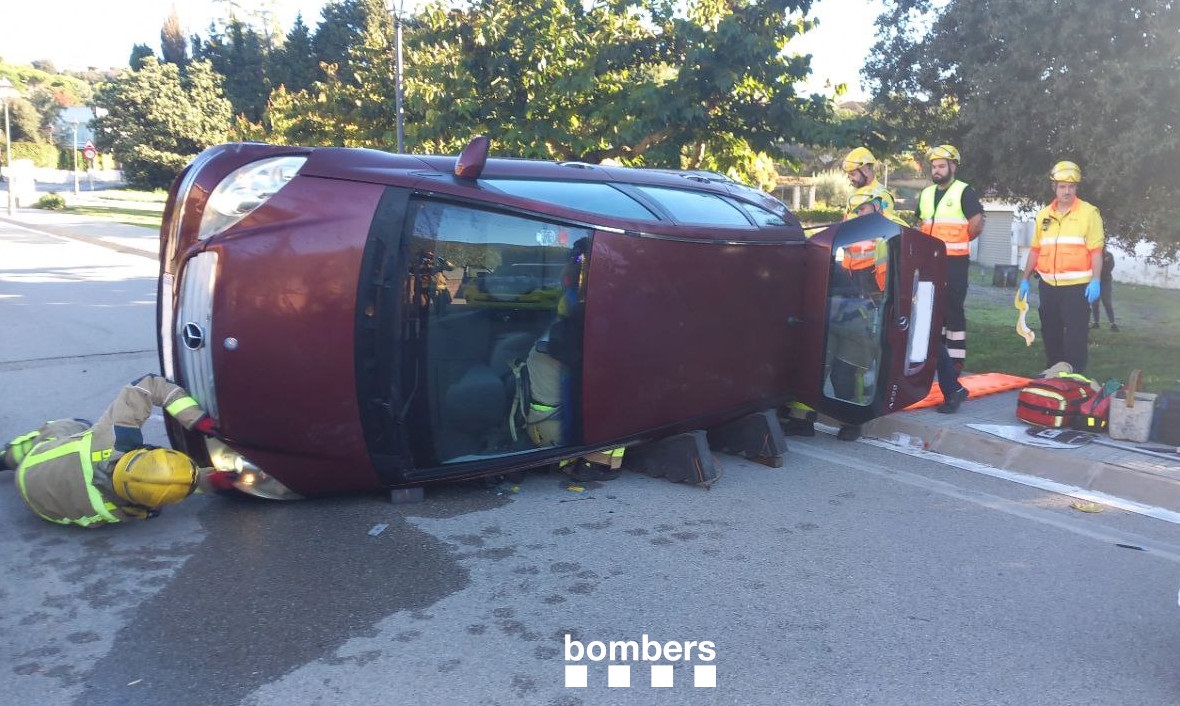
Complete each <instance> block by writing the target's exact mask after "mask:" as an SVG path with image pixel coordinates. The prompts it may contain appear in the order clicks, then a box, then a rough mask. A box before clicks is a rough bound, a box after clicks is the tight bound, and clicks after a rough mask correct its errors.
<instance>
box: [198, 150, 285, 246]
mask: <svg viewBox="0 0 1180 706" xmlns="http://www.w3.org/2000/svg"><path fill="white" fill-rule="evenodd" d="M306 161H307V157H302V156H289V157H270V158H268V159H260V160H258V161H257V162H251V163H250V164H247V165H246V166H244V167H239V168H238V169H235V170H234V171H233V172H231V173H230V174H229V175H228V176H226V177H225V178H224V179H222V180H221V183H220V184H218V185H217V188H215V189H213V193H211V194H209V200H208V201H206V202H205V212H204V213H203V214H202V215H201V227H200V228H199V229H198V230H197V238H198V239H200V240H205V239H207V238H211V237H213V236H215V235H217V234H218V233H222V232H225V231H226V230H227V229H229V228H230V227H231V226H233V225H234V224H235V223H237V222H238V221H240V220H242V219H243V218H245V217H246V216H248V215H250V213H251V212H253V211H254V209H256V208H258V207H259V206H261V205H262V204H264V203H266V200H267V199H269V198H270V197H271V196H274V195H275V194H276V193H277V192H278V190H279V189H281V188H283V186H284V185H286V183H287V182H289V181H291V179H293V178H294V177H295V175H296V174H298V173H299V169H300V167H302V166H303V163H304V162H306Z"/></svg>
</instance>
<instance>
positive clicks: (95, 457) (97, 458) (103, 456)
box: [90, 449, 113, 463]
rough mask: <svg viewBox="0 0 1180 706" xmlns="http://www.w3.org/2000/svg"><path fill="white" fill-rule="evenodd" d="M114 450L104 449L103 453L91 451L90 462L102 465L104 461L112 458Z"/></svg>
mask: <svg viewBox="0 0 1180 706" xmlns="http://www.w3.org/2000/svg"><path fill="white" fill-rule="evenodd" d="M112 450H113V449H103V450H102V451H91V452H90V462H91V463H102V462H103V461H105V460H107V459H108V458H110V457H111V451H112Z"/></svg>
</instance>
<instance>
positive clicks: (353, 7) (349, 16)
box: [312, 0, 391, 83]
mask: <svg viewBox="0 0 1180 706" xmlns="http://www.w3.org/2000/svg"><path fill="white" fill-rule="evenodd" d="M320 15H321V17H322V19H321V20H320V22H319V24H318V25H316V31H315V35H314V36H313V37H312V51H313V54H314V56H315V58H316V62H317V64H319V65H328V66H335V67H337V68H336V71H335V72H334V73H331V74H329V73H328V70H324V72H322V73H321V74H320V76H319V78H320V79H321V80H329V78H331V79H338V80H340V81H343V82H345V83H353V82H354V81H355V80H356V71H357V70H358V69H360V70H361V71H362V72H363V70H364V64H365V62H366V61H367V59H366V54H367V52H365V51H364V49H363V48H364V47H366V46H368V47H372V46H374V45H375V44H380V43H382V42H384V43H388V41H389V39H388V38H389V27H390V26H391V21H390V18H389V11H388V9H386V7H385V3H384V0H340V1H339V2H332V3H329V4H327V5H325V6H324V8H323V9H322V10H321V11H320ZM357 49H360V50H361V54H360V55H359V56H354V55H353V54H354V50H357ZM358 64H360V65H359V66H358Z"/></svg>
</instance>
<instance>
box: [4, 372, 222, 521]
mask: <svg viewBox="0 0 1180 706" xmlns="http://www.w3.org/2000/svg"><path fill="white" fill-rule="evenodd" d="M153 405H154V406H156V407H160V408H162V409H164V411H165V412H167V413H168V414H170V415H171V416H172V417H174V418H175V419H176V420H177V421H178V422H180V423H181V424H182V425H183V426H184V427H185V428H186V429H195V430H197V431H200V432H202V433H204V434H208V435H214V434H216V433H217V426H216V423H215V422H214V420H213V419H212V418H211V417H209V416H208V415H207V414H205V412H204V411H203V410H202V409H201V407H200V406H199V405H198V404H197V401H196V400H194V399H193V398H192V397H191V396H189V394H188V393H187V392H185V391H184V390H183V389H182V388H180V387H178V386H176V385H174V384H172V383H170V382H168V381H167V380H165V379H164V378H162V377H159V376H158V375H145V376H143V377H141V378H139V379H138V380H136V381H134V382H132V383H131V384H130V385H127V386H125V387H124V388H123V389H122V391H120V393H119V396H118V397H117V398H115V401H114V402H112V403H111V405H110V406H109V407H107V409H106V411H105V412H103V415H102V416H101V417H99V420H98V422H97V423H95V424H93V425H92V424H90V423H89V422H86V421H85V420H80V419H65V420H58V421H52V422H46V423H45V424H43V425H41V427H40V428H39V429H37V430H36V431H33V432H29V433H28V434H25V435H23V436H19V437H17V438H16V439H13V440H12V441H10V442H9V443H8V444H6V445H5V446H4V448H3V452H2V453H0V470H15V471H16V485H17V488H18V489H19V491H20V494H21V497H22V498H23V499H24V501H25V504H27V505H28V506H29V508H31V509H32V510H33V512H35V513H37V515H38V516H40V517H41V518H42V519H45V520H48V521H50V522H56V523H58V524H63V525H79V526H82V527H93V526H97V525H103V524H110V523H115V522H122V521H124V520H128V519H145V520H146V519H150V518H152V517H155V516H156V515H158V514H159V512H160V508H161V507H163V506H164V505H171V504H173V503H178V502H180V501H181V500H184V499H185V498H187V497H188V496H189V495H190V494H192V492H193V490H195V489H196V487H197V481H198V473H199V472H198V469H197V466H196V464H195V463H193V461H192V459H190V458H189V457H188V456H186V455H184V454H182V453H180V452H179V451H174V450H172V449H162V448H149V447H145V445H144V443H143V432H142V431H141V427H142V426H143V424H144V423H145V422H147V419H148V415H149V414H151V411H152V407H153Z"/></svg>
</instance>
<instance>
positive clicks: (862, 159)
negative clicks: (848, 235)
mask: <svg viewBox="0 0 1180 706" xmlns="http://www.w3.org/2000/svg"><path fill="white" fill-rule="evenodd" d="M841 167H842V168H843V169H844V173H845V174H846V175H848V182H849V183H850V184H852V186H853V187H855V188H856V190H857V191H856V193H860V192H862V191H863V192H864V193H867V194H870V195H871V196H872V197H874V198H880V199H881V212H882V213H883V214H884V215H885V216H887V217H888V216H890V215H891V214H892V213H893V212H894V211H895V210H896V208H895V207H894V203H893V194H891V193H889V190H888V189H886V188H885V187H884V186H882V185H881V182H879V181H877V174H876V168H877V158H876V157H874V156H873V153H872V152H870V151H869V149H868V148H867V147H857V148H856V149H854V150H852V151H851V152H849V153H848V156H846V157H845V158H844V162H843V163H842V164H841ZM856 193H854V194H853V196H855V195H856ZM855 211H856V209H854V208H853V207H852V201H851V199H850V200H849V204H848V209H847V210H846V212H845V220H847V219H848V218H855V217H856V213H855Z"/></svg>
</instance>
